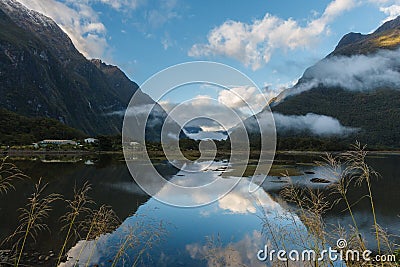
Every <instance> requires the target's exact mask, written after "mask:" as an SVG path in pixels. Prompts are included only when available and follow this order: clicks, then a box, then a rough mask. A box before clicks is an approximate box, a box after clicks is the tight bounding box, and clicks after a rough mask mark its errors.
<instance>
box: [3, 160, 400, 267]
mask: <svg viewBox="0 0 400 267" xmlns="http://www.w3.org/2000/svg"><path fill="white" fill-rule="evenodd" d="M281 160H284V161H285V164H290V165H291V167H295V168H296V169H298V170H299V171H300V172H302V173H305V172H307V173H309V174H304V175H301V176H296V177H292V181H293V182H294V183H295V184H297V185H298V186H304V185H305V186H313V187H318V188H321V189H323V188H325V187H326V185H324V184H313V183H311V182H310V180H311V179H312V178H315V177H318V178H325V179H328V180H332V181H334V177H329V175H328V174H327V172H326V170H324V169H322V168H321V167H317V166H315V165H312V164H304V163H307V161H308V162H312V161H313V160H314V158H312V157H304V156H303V157H300V156H290V157H289V156H286V157H282V159H281ZM368 162H369V163H370V164H371V166H372V167H373V168H374V169H375V170H376V171H378V172H379V173H380V174H381V176H382V177H381V178H380V179H379V180H378V181H375V182H374V183H373V193H374V200H375V204H376V209H377V217H378V222H379V223H380V225H381V226H382V227H383V228H384V229H386V230H387V231H388V232H389V233H390V234H393V235H399V234H400V233H399V229H400V222H399V217H398V215H399V214H400V205H399V203H400V195H399V191H398V179H399V178H398V174H399V172H400V164H399V163H400V156H394V155H392V156H379V157H370V158H368ZM16 164H17V165H18V166H19V167H21V168H22V169H23V170H24V171H25V172H26V173H27V174H28V175H30V176H32V177H33V179H34V180H35V179H38V178H39V177H43V178H44V179H45V181H46V182H48V183H49V188H48V190H49V191H52V192H58V193H61V194H63V195H64V196H65V197H67V198H71V197H72V191H73V190H72V189H73V187H74V185H75V184H78V185H79V184H83V182H84V181H89V182H90V183H91V184H92V187H93V190H92V191H91V196H92V198H93V199H94V200H95V201H96V202H97V203H98V204H99V205H100V204H107V205H110V206H112V207H113V209H114V210H115V211H116V213H117V215H118V216H119V218H120V219H121V222H122V223H121V225H119V226H118V227H117V228H116V230H115V231H112V232H111V233H108V234H104V235H102V236H101V237H100V238H99V239H98V240H96V241H89V242H86V241H79V242H77V243H75V244H72V245H71V246H70V247H69V252H68V256H69V258H68V261H67V262H66V263H63V264H62V265H63V266H74V264H76V263H78V264H79V265H81V266H85V265H86V264H87V263H90V264H89V266H93V265H94V264H98V265H99V266H111V265H112V263H113V261H114V259H115V255H116V254H118V253H119V252H120V256H119V260H118V264H117V265H116V266H132V265H133V264H136V265H139V266H140V265H143V266H208V265H214V264H215V263H216V262H220V263H221V262H222V263H227V262H229V263H230V264H231V265H232V266H241V265H242V266H265V265H266V263H263V262H260V261H259V260H258V259H257V252H258V250H259V249H261V248H263V247H264V245H266V244H268V245H272V244H273V240H274V238H277V236H278V235H275V234H274V233H275V232H279V231H281V232H282V231H287V232H288V233H291V236H296V238H298V239H301V238H302V236H306V235H307V229H306V227H305V226H304V225H303V223H302V221H301V220H300V219H299V217H298V216H297V214H296V213H293V212H290V211H291V210H292V209H289V208H290V205H289V204H287V203H286V202H285V201H283V200H282V198H281V197H280V194H279V192H280V191H281V189H282V188H283V187H284V186H285V185H287V184H286V183H285V179H286V178H284V177H272V176H271V177H267V179H266V181H265V182H264V183H263V187H262V188H260V189H259V190H257V191H256V192H255V193H252V194H250V193H249V192H248V188H249V183H250V181H251V180H250V179H249V178H243V179H241V180H240V182H239V184H238V186H237V187H236V188H235V189H234V190H233V191H232V192H230V193H229V194H228V195H226V196H225V197H224V198H222V199H219V200H218V201H216V202H214V203H212V204H209V205H206V206H202V207H197V208H178V207H173V206H169V205H166V204H163V203H160V202H159V201H157V200H156V199H154V198H150V197H149V196H147V195H146V194H145V193H144V192H143V191H142V190H141V189H140V188H139V187H138V186H137V185H136V184H135V182H134V181H133V179H132V178H131V176H130V174H129V172H128V170H127V167H126V165H125V162H123V161H122V160H121V159H118V158H115V157H111V156H102V157H100V158H91V159H81V160H80V159H78V160H77V161H76V162H69V163H68V162H54V161H47V160H44V162H43V160H36V161H16ZM193 164H195V165H196V164H211V166H210V171H205V172H201V173H200V174H196V175H188V174H187V173H182V172H178V170H177V169H175V168H174V167H173V166H171V165H170V164H168V163H166V162H164V161H157V162H156V166H157V170H158V171H159V172H160V173H161V174H162V175H163V176H164V177H165V178H167V179H170V180H171V181H173V182H174V183H177V184H196V183H198V182H199V181H202V182H204V181H208V180H210V181H211V180H213V179H216V178H217V177H219V176H220V175H222V173H223V172H224V171H223V170H221V167H224V166H226V165H227V163H226V162H223V161H216V162H197V163H193ZM217 170H219V171H217ZM225 176H226V175H224V177H225ZM226 179H239V178H238V177H229V178H226ZM31 192H32V185H31V183H29V182H19V183H18V185H17V190H16V191H15V192H10V193H9V194H8V195H6V196H2V197H1V206H0V207H1V209H0V212H1V217H2V219H1V221H0V227H1V228H0V234H1V237H2V238H4V237H5V236H6V235H7V234H8V233H10V232H11V231H12V230H13V229H14V228H15V227H16V224H15V222H16V221H17V216H18V214H17V213H16V212H15V211H16V210H17V208H19V207H22V206H23V205H24V204H25V201H26V198H27V197H28V196H29V194H30V193H31ZM159 194H168V192H163V190H161V191H160V192H159ZM364 194H365V190H364V188H355V189H353V190H351V192H349V195H350V196H351V199H352V201H356V200H357V199H359V198H361V197H362V196H363V195H364ZM173 197H176V198H179V197H181V196H173ZM192 197H193V198H194V200H196V199H198V200H199V202H201V201H202V200H204V199H203V198H210V197H212V192H210V193H209V194H208V195H195V196H192ZM63 212H65V210H63V205H61V204H58V206H56V207H55V209H54V211H53V213H52V216H51V217H50V219H49V226H50V228H51V229H54V231H58V230H56V229H59V226H60V225H59V224H60V223H59V221H58V219H57V218H59V216H61V215H62V214H63ZM354 214H355V217H356V219H357V221H358V222H359V227H360V231H361V232H362V234H363V235H364V237H365V238H366V239H367V240H368V242H369V246H370V247H372V248H375V245H374V241H373V232H372V231H371V227H372V222H373V221H372V216H371V212H370V208H369V205H368V201H365V200H364V201H361V202H359V203H357V205H355V206H354ZM324 217H325V221H326V223H327V229H328V231H331V229H329V227H330V225H337V224H338V223H340V224H341V225H342V226H346V225H349V224H351V218H350V216H349V215H348V213H347V212H346V211H343V207H340V206H339V207H337V208H335V209H333V210H331V211H329V212H327V213H326V214H325V215H324ZM332 228H333V227H332ZM127 237H132V238H131V239H127ZM62 242H63V235H62V234H59V233H58V232H56V233H54V232H51V233H49V234H48V233H44V234H42V235H41V237H40V238H39V239H38V242H37V244H36V245H35V248H36V249H39V250H41V251H49V250H54V251H57V248H59V247H60V246H61V244H62ZM286 243H287V244H286V246H287V247H286V249H288V248H292V249H301V245H300V243H296V242H290V239H289V240H288V242H286ZM123 244H131V246H129V245H126V246H124V248H125V249H124V250H123V251H120V250H121V247H122V245H123ZM278 249H280V248H278ZM138 255H140V257H137V256H138ZM77 258H79V261H78V262H77Z"/></svg>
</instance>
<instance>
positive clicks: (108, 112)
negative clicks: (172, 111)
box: [0, 0, 154, 135]
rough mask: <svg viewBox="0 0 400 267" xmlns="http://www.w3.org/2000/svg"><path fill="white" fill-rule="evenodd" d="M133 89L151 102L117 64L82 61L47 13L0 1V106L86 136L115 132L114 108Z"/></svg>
mask: <svg viewBox="0 0 400 267" xmlns="http://www.w3.org/2000/svg"><path fill="white" fill-rule="evenodd" d="M138 90H139V91H138ZM136 91H138V94H140V95H141V96H142V98H143V101H144V103H143V104H150V103H152V104H153V103H154V101H153V100H152V99H151V98H150V97H149V96H147V95H145V94H144V93H142V92H141V91H140V89H138V86H137V84H135V83H134V82H132V81H130V80H129V79H128V78H127V77H126V76H125V74H124V73H123V72H122V71H121V70H119V69H118V68H117V67H115V66H110V65H106V64H104V63H102V62H101V61H100V60H92V61H89V60H87V59H86V58H85V57H84V56H83V55H82V54H81V53H79V51H78V50H77V49H76V48H75V47H74V45H73V44H72V42H71V40H70V39H69V37H68V36H67V35H66V34H65V33H64V32H63V31H62V30H61V29H60V28H59V27H58V26H57V24H56V23H55V22H54V21H52V20H51V19H50V18H48V17H46V16H44V15H42V14H39V13H37V12H35V11H32V10H29V9H27V8H25V7H24V6H23V5H21V4H20V3H18V2H17V1H15V0H2V1H1V2H0V107H3V108H6V109H8V110H10V111H13V112H16V113H18V114H21V115H24V116H29V117H48V118H54V119H57V120H58V121H60V122H62V123H65V124H67V125H69V126H71V127H74V128H77V129H80V130H82V131H84V132H85V133H87V134H90V135H95V134H114V133H118V132H120V131H121V127H122V116H121V115H115V114H116V111H122V110H124V109H125V108H126V106H127V104H128V102H129V100H130V98H131V96H132V94H133V93H135V92H136Z"/></svg>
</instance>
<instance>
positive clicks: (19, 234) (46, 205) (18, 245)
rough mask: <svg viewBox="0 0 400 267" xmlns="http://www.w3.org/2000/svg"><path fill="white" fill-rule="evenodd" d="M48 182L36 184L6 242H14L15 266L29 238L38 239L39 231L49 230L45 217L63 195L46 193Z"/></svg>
mask: <svg viewBox="0 0 400 267" xmlns="http://www.w3.org/2000/svg"><path fill="white" fill-rule="evenodd" d="M46 187H47V184H43V183H42V180H41V179H39V181H38V182H37V183H36V184H35V190H34V192H33V193H32V195H31V196H30V197H28V203H27V204H26V206H25V207H23V208H20V209H19V212H20V217H19V219H20V224H19V226H18V227H17V228H16V229H15V231H14V233H12V234H11V235H10V236H9V237H8V238H7V239H6V240H5V242H13V246H12V247H13V250H14V252H15V254H16V257H15V263H14V265H15V266H18V265H19V264H20V261H21V257H22V253H23V251H24V248H25V246H26V242H27V241H28V238H31V239H32V240H33V241H36V238H37V237H38V235H39V233H40V232H41V231H43V230H48V231H50V229H49V228H48V226H47V224H46V223H45V219H47V218H48V217H49V215H50V212H51V211H52V209H53V208H52V204H53V202H55V201H57V200H60V199H61V195H59V194H55V193H51V194H47V195H46V194H45V189H46Z"/></svg>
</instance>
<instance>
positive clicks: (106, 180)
mask: <svg viewBox="0 0 400 267" xmlns="http://www.w3.org/2000/svg"><path fill="white" fill-rule="evenodd" d="M94 161H95V164H94V165H85V164H84V161H81V162H79V163H41V162H40V161H20V162H18V166H19V167H20V168H21V169H22V170H23V171H24V172H25V173H26V174H27V175H30V176H32V178H33V180H34V181H37V179H38V178H40V177H44V178H43V179H45V180H44V181H45V182H47V183H49V185H48V187H47V189H46V192H51V193H60V194H62V195H63V196H64V197H65V198H66V199H71V198H72V195H73V190H74V186H75V185H77V186H78V187H79V186H81V185H83V184H84V183H85V182H86V181H88V182H89V183H90V184H91V185H92V190H91V191H90V193H89V195H90V197H91V198H92V199H93V200H94V201H95V202H96V203H97V205H98V206H100V205H103V204H105V205H109V206H111V207H112V209H113V210H114V211H115V212H116V214H117V215H118V217H119V218H120V219H121V220H122V221H123V220H125V219H126V218H127V217H128V216H130V215H132V214H134V213H135V212H136V210H137V209H138V208H139V207H140V206H141V205H142V204H143V203H145V202H146V201H147V200H148V199H149V196H148V195H147V194H146V193H144V192H143V191H142V190H141V189H140V187H139V186H138V185H137V184H136V183H135V182H134V180H133V179H132V176H131V175H130V173H129V172H128V169H127V167H126V165H125V163H124V162H120V161H119V160H117V159H113V158H111V157H107V156H104V157H101V158H100V160H97V159H96V160H94ZM157 169H158V171H159V172H160V173H163V174H165V175H166V177H168V176H169V175H173V174H175V173H176V170H175V169H174V168H172V167H171V166H169V165H166V164H158V165H157ZM32 190H33V188H32V182H29V181H26V182H21V183H18V184H17V188H16V191H10V192H9V193H8V194H7V195H0V203H2V204H1V205H0V210H1V212H2V214H7V216H3V218H2V220H0V228H1V229H2V230H1V231H0V238H1V239H2V240H3V239H4V237H5V236H4V234H6V233H7V234H8V233H10V232H12V231H13V230H14V229H15V227H16V223H18V222H19V219H18V215H19V214H18V213H17V212H16V211H17V209H18V208H20V207H23V206H24V205H25V204H26V201H27V200H26V198H27V197H28V196H29V195H30V194H31V192H32ZM65 206H66V203H65V202H62V201H59V202H57V204H56V205H55V207H54V210H53V211H52V212H51V216H50V217H49V219H48V220H46V223H47V224H48V225H49V228H50V230H51V233H49V232H47V231H43V232H41V233H40V235H39V238H38V240H37V247H38V248H39V251H40V252H43V253H48V251H50V250H54V249H56V248H60V247H61V244H62V242H63V241H64V239H63V238H64V235H58V234H55V233H57V232H58V231H59V229H60V227H61V225H60V221H59V218H60V216H62V215H64V214H65V212H66V210H65ZM49 240H51V242H49ZM45 255H46V254H45Z"/></svg>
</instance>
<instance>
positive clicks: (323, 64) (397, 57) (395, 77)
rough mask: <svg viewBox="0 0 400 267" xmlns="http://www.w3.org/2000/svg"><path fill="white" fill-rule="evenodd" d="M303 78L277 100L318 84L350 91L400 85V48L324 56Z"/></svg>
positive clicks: (398, 87)
mask: <svg viewBox="0 0 400 267" xmlns="http://www.w3.org/2000/svg"><path fill="white" fill-rule="evenodd" d="M303 77H304V80H303V82H301V83H300V84H298V85H296V86H295V87H293V88H291V89H287V90H285V91H283V92H282V93H281V94H280V95H279V96H278V98H277V101H276V102H279V101H281V100H283V99H284V98H285V97H287V96H290V95H296V94H300V93H302V92H304V91H307V90H311V89H313V88H315V87H317V86H323V87H327V88H333V87H340V88H343V89H346V90H350V91H357V92H362V91H371V90H376V89H379V88H393V89H398V90H399V89H400V50H394V51H392V50H380V51H378V52H377V53H375V54H372V55H354V56H350V57H346V56H335V57H329V58H325V59H323V60H321V61H320V62H318V63H317V64H315V65H314V66H312V67H311V68H309V69H307V70H306V72H305V73H304V75H303Z"/></svg>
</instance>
